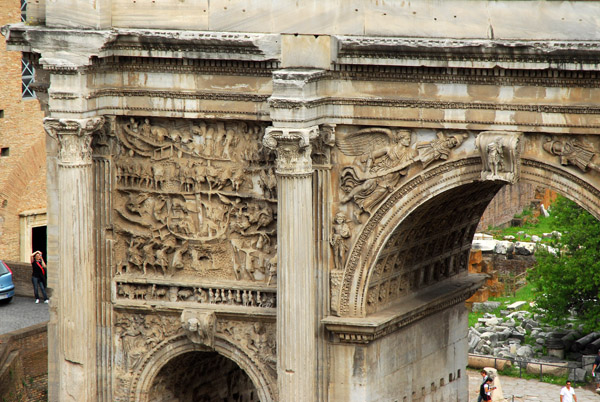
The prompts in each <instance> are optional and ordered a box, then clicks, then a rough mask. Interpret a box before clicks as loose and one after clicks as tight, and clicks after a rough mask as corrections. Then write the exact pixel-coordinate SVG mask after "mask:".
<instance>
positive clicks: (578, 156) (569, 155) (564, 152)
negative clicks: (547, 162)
mask: <svg viewBox="0 0 600 402" xmlns="http://www.w3.org/2000/svg"><path fill="white" fill-rule="evenodd" d="M543 148H544V150H546V152H548V153H550V154H552V155H556V156H559V157H560V164H561V165H563V166H567V165H574V166H577V167H578V168H579V170H581V171H582V172H587V171H588V169H592V170H595V171H596V172H600V165H599V164H598V163H596V158H595V157H596V156H597V154H596V152H595V151H594V147H593V146H592V145H591V144H588V143H585V142H582V141H579V140H565V141H560V140H553V139H552V138H546V142H545V143H544V144H543Z"/></svg>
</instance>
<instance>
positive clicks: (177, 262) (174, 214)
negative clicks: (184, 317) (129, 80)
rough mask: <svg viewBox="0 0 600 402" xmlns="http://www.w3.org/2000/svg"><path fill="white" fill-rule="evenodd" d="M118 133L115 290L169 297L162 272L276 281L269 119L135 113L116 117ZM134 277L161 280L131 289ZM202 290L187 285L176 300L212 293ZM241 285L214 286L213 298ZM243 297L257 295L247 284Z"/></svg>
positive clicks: (274, 183) (126, 294) (136, 295)
mask: <svg viewBox="0 0 600 402" xmlns="http://www.w3.org/2000/svg"><path fill="white" fill-rule="evenodd" d="M115 130H116V135H117V138H118V141H119V144H120V148H121V149H120V152H119V156H118V158H117V160H116V163H115V166H116V168H115V170H116V188H117V192H116V197H115V201H114V202H115V208H114V209H115V210H116V218H117V219H116V220H115V222H116V223H115V233H116V246H115V257H116V261H118V263H117V265H116V267H115V275H116V278H118V279H119V281H120V282H121V283H122V285H121V287H120V289H119V290H118V291H117V294H118V297H123V298H131V297H132V296H131V295H132V294H133V295H134V296H133V297H134V298H135V299H141V298H143V299H150V298H152V299H157V298H160V297H165V296H161V294H164V295H166V294H167V293H168V294H172V292H173V291H172V290H170V288H169V287H168V286H166V285H164V286H163V285H161V284H160V283H161V282H160V279H163V278H168V279H171V280H172V279H179V278H186V277H194V278H198V279H202V280H205V279H207V280H218V281H222V280H225V281H228V280H229V281H236V282H239V283H250V284H256V285H264V286H271V283H272V281H273V277H274V276H275V274H276V265H277V261H276V255H277V252H276V213H277V181H276V178H275V173H274V161H273V157H272V154H271V153H270V152H266V150H265V149H264V147H263V145H262V137H263V132H264V126H263V125H261V124H256V123H245V122H239V121H203V120H183V119H180V120H166V119H150V118H144V119H135V118H130V119H128V120H118V121H117V122H116V124H115ZM119 277H120V278H119ZM135 277H144V278H147V279H148V278H154V279H153V280H154V282H155V283H156V285H155V289H154V290H152V289H148V287H146V286H142V287H141V288H140V287H139V286H138V285H136V284H129V285H128V286H125V285H126V282H128V280H126V279H127V278H128V279H130V278H135ZM129 282H131V281H129ZM167 288H169V290H168V291H167V290H166V289H167ZM198 289H200V288H192V287H187V288H185V287H181V288H180V289H178V290H177V291H176V292H177V295H178V296H177V297H175V299H182V298H185V296H181V295H180V293H183V294H184V295H185V294H187V293H189V296H188V297H187V298H188V299H189V298H190V297H192V296H194V297H195V298H200V296H197V295H198V293H199V292H204V293H207V292H208V291H209V288H201V289H200V290H198ZM238 290H240V289H239V287H238V288H230V289H228V288H227V287H220V288H219V289H216V288H211V289H210V291H212V292H216V293H218V296H216V295H215V296H214V299H215V300H218V299H219V298H221V300H222V299H223V297H222V296H223V295H222V292H225V297H226V298H227V297H228V296H229V293H231V294H232V295H233V296H232V297H233V298H234V300H235V298H236V295H237V293H239V292H238ZM244 294H246V295H247V297H249V298H250V297H251V296H252V297H257V296H258V294H257V293H256V292H255V291H251V290H249V289H248V290H247V291H243V290H242V292H241V293H240V295H239V298H240V299H242V298H243V295H244ZM169 297H170V298H171V299H173V298H174V297H173V296H169ZM203 297H204V296H202V298H203ZM255 303H256V301H255ZM241 304H243V302H242V303H241ZM261 304H264V303H262V302H261ZM272 304H274V301H273V303H272Z"/></svg>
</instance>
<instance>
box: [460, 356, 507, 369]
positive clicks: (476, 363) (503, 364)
mask: <svg viewBox="0 0 600 402" xmlns="http://www.w3.org/2000/svg"><path fill="white" fill-rule="evenodd" d="M468 364H469V367H471V368H476V369H482V368H485V367H494V364H495V365H496V368H497V369H498V370H504V369H505V368H508V367H511V366H512V362H511V361H510V360H507V359H499V358H493V357H483V356H471V355H469V360H468Z"/></svg>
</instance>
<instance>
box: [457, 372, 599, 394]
mask: <svg viewBox="0 0 600 402" xmlns="http://www.w3.org/2000/svg"><path fill="white" fill-rule="evenodd" d="M467 374H468V376H469V401H470V402H475V401H477V395H478V394H479V386H480V385H481V375H480V374H479V372H478V371H474V370H468V371H467ZM500 381H501V384H502V391H503V394H504V398H505V400H506V401H508V402H513V401H514V402H549V401H550V402H552V401H560V390H561V388H562V386H560V385H554V384H548V383H545V382H539V381H536V380H524V379H522V378H513V377H500ZM575 395H576V396H577V402H594V401H595V402H598V401H600V395H598V394H596V393H595V392H593V391H590V390H588V389H583V388H575ZM513 396H514V399H513Z"/></svg>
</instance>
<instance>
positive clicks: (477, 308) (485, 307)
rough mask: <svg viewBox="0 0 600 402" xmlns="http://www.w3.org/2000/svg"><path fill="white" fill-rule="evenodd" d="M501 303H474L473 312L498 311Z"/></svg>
mask: <svg viewBox="0 0 600 402" xmlns="http://www.w3.org/2000/svg"><path fill="white" fill-rule="evenodd" d="M500 304H501V303H500V302H492V301H486V302H476V303H473V307H472V310H471V311H473V312H491V311H494V310H496V309H497V308H498V307H500Z"/></svg>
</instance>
